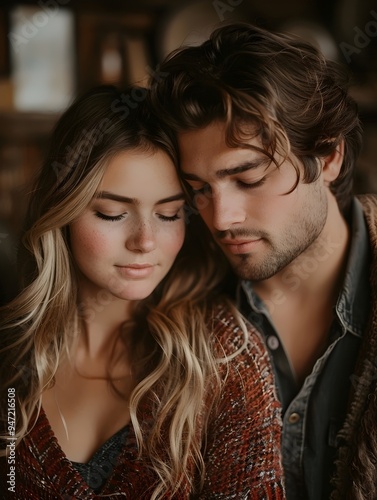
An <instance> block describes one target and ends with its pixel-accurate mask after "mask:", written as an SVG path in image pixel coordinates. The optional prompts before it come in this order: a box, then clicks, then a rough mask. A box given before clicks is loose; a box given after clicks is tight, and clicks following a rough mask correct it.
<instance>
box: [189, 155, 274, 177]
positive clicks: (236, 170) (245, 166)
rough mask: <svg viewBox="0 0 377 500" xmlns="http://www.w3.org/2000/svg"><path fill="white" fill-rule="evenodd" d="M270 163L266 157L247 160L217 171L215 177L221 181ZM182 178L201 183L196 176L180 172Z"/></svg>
mask: <svg viewBox="0 0 377 500" xmlns="http://www.w3.org/2000/svg"><path fill="white" fill-rule="evenodd" d="M270 163H271V159H270V158H268V157H265V158H258V159H255V160H252V161H250V160H248V161H246V162H244V163H241V164H240V165H237V166H235V167H230V168H223V169H221V170H217V171H216V173H215V175H216V177H218V178H219V179H223V178H224V177H228V176H230V175H235V174H241V173H242V172H247V171H248V170H252V169H254V168H258V167H261V166H264V165H266V166H268V165H269V164H270ZM182 177H183V178H184V179H186V180H189V181H201V180H202V179H201V178H200V177H199V176H198V175H196V174H190V173H187V174H186V173H185V172H182Z"/></svg>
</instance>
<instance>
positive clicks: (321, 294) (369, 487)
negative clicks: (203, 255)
mask: <svg viewBox="0 0 377 500" xmlns="http://www.w3.org/2000/svg"><path fill="white" fill-rule="evenodd" d="M160 70H161V75H162V76H161V78H160V79H159V82H157V83H155V84H154V85H153V86H152V89H151V97H152V102H153V104H154V105H155V106H157V107H158V108H159V111H160V115H161V117H162V118H164V119H165V120H166V123H167V124H168V125H169V126H170V127H172V128H173V130H175V132H176V133H177V139H178V145H179V150H180V168H181V172H182V176H183V178H184V179H185V181H186V182H187V184H188V185H189V186H190V188H191V190H192V195H193V198H194V201H195V203H196V207H197V209H198V211H199V213H200V214H201V216H202V217H203V219H204V221H205V222H206V224H207V226H208V227H209V229H210V231H211V233H212V235H213V237H214V239H215V241H216V242H217V243H218V245H219V246H220V248H221V249H222V250H223V252H224V254H225V255H226V257H227V258H228V260H229V262H230V264H231V265H232V267H233V269H234V271H235V273H236V274H237V275H238V276H239V278H240V280H239V283H238V286H237V299H238V302H239V307H240V308H241V310H242V312H243V313H244V314H245V316H246V317H248V319H249V320H250V321H251V322H252V323H254V324H256V325H257V326H258V327H259V329H260V331H261V332H262V334H263V336H264V338H265V342H266V345H267V348H268V349H269V352H270V354H271V359H272V361H273V365H274V369H275V375H276V384H277V389H278V394H279V397H280V400H281V403H282V407H283V414H284V433H283V455H284V456H283V462H284V466H285V474H286V487H287V496H288V499H289V500H304V499H307V498H308V499H310V500H320V499H328V498H330V496H331V495H332V496H331V498H334V499H339V500H340V499H341V500H344V499H345V498H357V499H365V500H366V499H371V498H377V468H376V463H377V431H376V416H377V411H376V407H377V403H376V396H375V394H376V393H375V387H374V386H375V380H376V363H377V307H376V295H375V294H376V291H377V288H376V283H377V272H376V265H377V248H376V247H377V226H376V222H377V201H376V199H375V198H374V197H371V196H370V197H364V198H362V199H361V200H360V201H359V200H357V199H355V198H354V197H353V196H352V177H353V168H354V165H355V161H356V158H357V156H358V154H359V150H360V147H361V127H360V123H359V119H358V115H357V107H356V105H355V103H354V102H353V101H352V99H351V98H350V97H349V96H348V94H347V90H346V87H345V81H344V79H343V77H342V74H341V72H340V70H339V69H338V68H337V67H336V65H335V64H334V63H331V62H328V61H326V60H325V59H324V58H323V56H322V55H321V54H320V53H319V52H318V51H317V50H316V49H315V48H314V47H312V46H310V45H309V44H307V43H306V42H304V41H300V40H299V39H297V38H294V37H291V36H289V35H278V34H273V33H270V32H268V31H265V30H263V29H260V28H256V27H253V26H250V25H246V24H237V25H229V26H225V27H221V28H219V29H218V30H216V31H215V32H214V33H213V34H212V36H211V37H210V39H209V40H208V41H206V42H204V43H203V44H202V45H201V46H198V47H189V48H184V49H181V50H179V51H178V52H176V53H174V54H173V55H171V56H170V57H168V58H167V60H166V61H165V62H164V63H163V64H162V65H161V68H160Z"/></svg>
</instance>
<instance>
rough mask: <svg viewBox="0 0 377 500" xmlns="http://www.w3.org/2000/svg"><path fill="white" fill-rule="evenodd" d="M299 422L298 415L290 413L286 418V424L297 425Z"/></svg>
mask: <svg viewBox="0 0 377 500" xmlns="http://www.w3.org/2000/svg"><path fill="white" fill-rule="evenodd" d="M299 420H300V415H299V414H298V413H291V414H290V415H289V417H288V422H289V423H290V424H297V422H298V421H299Z"/></svg>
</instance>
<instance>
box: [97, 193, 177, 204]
mask: <svg viewBox="0 0 377 500" xmlns="http://www.w3.org/2000/svg"><path fill="white" fill-rule="evenodd" d="M96 198H99V199H101V200H112V201H118V202H120V203H129V204H131V205H140V201H139V200H138V199H136V198H129V197H128V196H121V195H119V194H115V193H110V191H100V192H98V193H97V194H96ZM177 200H185V195H184V193H183V192H181V193H177V194H174V195H173V196H168V197H167V198H163V199H162V200H158V201H156V203H155V205H163V204H164V203H170V202H171V201H177Z"/></svg>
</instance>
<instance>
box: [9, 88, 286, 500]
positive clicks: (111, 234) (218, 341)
mask: <svg viewBox="0 0 377 500" xmlns="http://www.w3.org/2000/svg"><path fill="white" fill-rule="evenodd" d="M145 96H146V91H145V90H144V89H139V88H130V89H128V90H127V91H126V92H123V93H121V92H120V91H118V90H117V89H116V88H114V87H108V86H106V87H100V88H97V89H94V90H93V91H91V92H89V93H87V94H86V95H84V96H83V97H81V98H79V99H78V100H77V101H76V102H74V103H73V104H72V106H71V107H70V108H69V109H68V110H67V111H66V112H65V113H64V115H63V116H62V117H61V119H60V120H59V122H58V124H57V126H56V129H55V131H54V134H53V138H52V144H51V149H50V153H49V155H48V157H47V160H46V162H45V163H44V165H43V168H42V171H41V173H40V175H39V178H38V180H37V183H36V187H35V190H34V191H33V193H32V197H31V203H30V207H29V211H28V216H27V221H26V228H25V234H24V237H23V246H22V248H21V253H20V256H21V261H22V263H23V264H24V269H23V277H24V280H25V283H24V288H23V290H22V292H21V293H20V294H19V295H18V297H17V298H16V299H15V300H14V301H13V302H11V303H10V304H9V305H8V306H7V307H6V308H5V309H4V310H3V311H2V318H4V319H3V320H2V324H1V332H0V333H1V337H0V338H1V350H0V353H1V360H0V370H1V397H2V399H3V404H2V405H1V408H2V411H3V414H2V419H3V422H4V424H5V425H4V427H5V431H4V432H3V433H2V442H3V446H2V454H3V458H2V459H1V470H0V473H1V480H2V485H3V487H2V491H4V492H7V493H8V496H9V498H17V499H25V500H26V499H27V500H32V499H35V500H40V499H68V498H69V499H84V498H85V499H95V498H109V499H118V498H129V499H132V500H139V499H150V498H153V499H157V498H166V499H168V498H169V499H170V498H176V499H185V498H239V499H241V498H248V499H249V498H255V499H260V498H276V499H280V498H283V496H284V493H283V486H282V470H281V463H280V424H281V422H280V408H279V405H278V403H277V401H276V399H275V394H274V389H273V380H272V373H271V369H270V366H269V363H268V358H267V354H266V352H265V350H264V349H263V347H262V342H261V340H260V338H259V336H258V334H257V333H256V332H255V331H253V330H251V329H247V328H246V326H245V324H244V323H243V322H242V319H241V318H240V317H239V315H238V314H237V312H236V310H235V309H234V307H233V306H232V305H231V304H230V303H229V302H227V301H226V300H225V299H223V298H221V297H219V296H217V295H216V293H215V288H216V286H217V284H218V283H219V281H220V280H221V279H222V277H223V274H224V270H223V269H222V266H223V264H222V261H221V259H220V257H218V256H216V255H215V252H216V250H215V249H214V248H211V246H210V244H209V243H207V242H206V243H205V244H204V243H202V242H204V230H202V229H201V226H200V225H199V224H200V221H199V220H195V217H194V215H192V212H193V210H191V211H190V210H188V209H187V207H186V206H185V195H184V190H183V187H182V185H181V183H180V181H179V179H178V176H177V173H176V170H175V161H176V158H175V153H174V147H173V143H172V141H171V139H170V137H169V136H168V135H167V133H166V132H164V131H163V130H161V128H160V127H159V125H158V121H157V119H156V117H154V116H152V115H151V114H150V112H149V110H148V109H147V106H146V104H145V102H146V101H145ZM215 258H216V260H215ZM224 269H225V268H224ZM12 495H13V497H12Z"/></svg>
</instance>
